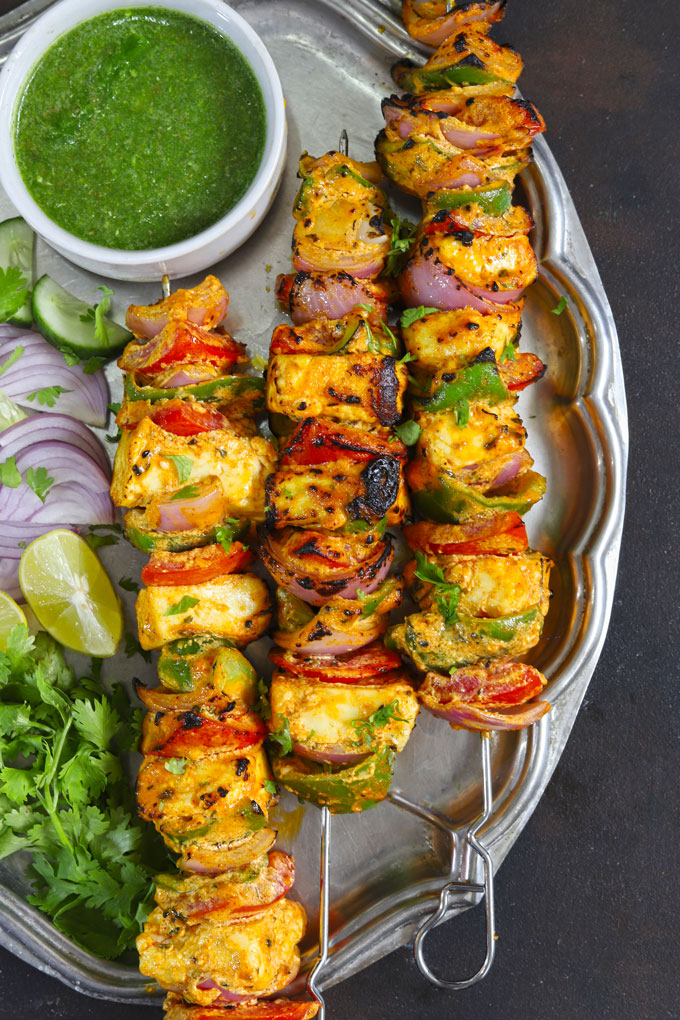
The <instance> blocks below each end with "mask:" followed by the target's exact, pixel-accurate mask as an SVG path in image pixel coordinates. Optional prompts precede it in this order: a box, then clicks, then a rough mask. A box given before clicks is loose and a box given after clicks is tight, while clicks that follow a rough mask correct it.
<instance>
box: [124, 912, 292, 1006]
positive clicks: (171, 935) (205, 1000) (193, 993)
mask: <svg viewBox="0 0 680 1020" xmlns="http://www.w3.org/2000/svg"><path fill="white" fill-rule="evenodd" d="M305 927H306V916H305V911H304V909H303V908H302V906H301V905H300V904H299V903H293V902H291V901H290V900H285V899H284V900H279V902H278V903H272V904H271V905H270V906H268V907H266V908H265V909H263V910H262V911H260V912H258V913H255V914H250V915H245V916H241V917H239V916H238V915H237V916H235V917H232V918H231V919H229V920H224V921H216V922H210V921H204V922H203V923H201V924H198V925H191V926H188V925H186V924H184V923H183V922H182V920H181V919H179V918H177V917H175V916H168V917H164V916H163V911H162V910H161V908H160V907H157V908H156V909H155V910H154V911H153V912H152V913H151V915H150V917H149V919H148V921H147V923H146V925H145V927H144V931H143V933H142V934H141V935H139V936H138V938H137V950H138V952H139V969H140V970H141V972H142V974H145V975H146V976H147V977H152V978H155V980H156V981H158V983H159V985H160V986H161V987H162V988H169V989H173V990H176V989H179V990H180V991H181V993H182V995H183V996H184V998H185V999H187V1000H188V1001H189V1002H195V1003H198V1004H199V1005H206V1006H207V1005H210V1003H211V1002H214V1001H215V1000H216V999H217V998H218V997H219V994H220V992H219V988H213V987H211V988H200V987H199V985H201V984H203V983H204V981H205V977H206V975H210V978H211V980H212V981H214V982H215V983H216V984H217V985H221V986H222V987H224V988H227V989H228V990H229V991H232V992H234V993H235V994H237V995H244V996H249V997H250V996H252V997H253V998H254V997H256V996H263V995H271V994H273V993H274V992H277V991H279V990H280V989H281V988H285V986H286V985H287V984H288V983H289V981H291V980H292V979H293V977H295V975H296V974H297V971H298V969H299V966H300V954H299V951H298V947H297V943H298V942H299V940H300V939H301V938H302V936H303V935H304V932H305Z"/></svg>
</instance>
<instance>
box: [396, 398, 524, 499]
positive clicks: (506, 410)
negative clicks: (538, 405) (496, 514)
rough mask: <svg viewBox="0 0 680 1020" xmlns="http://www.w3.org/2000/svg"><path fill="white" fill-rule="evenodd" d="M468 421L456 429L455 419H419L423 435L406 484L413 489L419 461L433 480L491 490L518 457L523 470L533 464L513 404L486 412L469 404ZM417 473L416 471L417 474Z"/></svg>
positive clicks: (482, 406)
mask: <svg viewBox="0 0 680 1020" xmlns="http://www.w3.org/2000/svg"><path fill="white" fill-rule="evenodd" d="M469 415H470V416H469V419H468V420H467V422H466V423H465V424H464V425H458V424H457V421H456V415H455V414H450V413H449V414H446V413H445V414H418V415H417V416H416V420H417V421H418V424H419V425H420V427H421V428H422V430H423V431H422V433H421V435H420V438H419V440H418V444H417V446H416V458H415V461H413V462H412V463H411V465H409V467H408V468H407V469H406V478H407V481H408V482H409V484H410V485H411V486H412V487H413V488H414V489H415V488H418V487H419V486H417V485H416V484H415V479H414V477H413V475H414V464H415V463H416V462H417V461H418V460H420V459H423V460H424V461H426V462H427V464H428V466H429V471H431V472H433V473H434V474H435V475H439V474H441V472H442V471H446V472H448V473H449V474H450V475H451V476H452V477H453V478H455V479H459V480H460V481H461V482H463V483H464V484H465V485H470V486H478V487H479V488H480V489H482V490H484V489H485V488H490V487H491V485H492V484H493V483H494V482H495V481H496V480H497V479H498V477H499V475H500V474H501V473H502V471H503V468H504V467H505V465H506V464H508V463H509V462H512V461H513V458H515V459H516V458H517V457H521V459H522V466H523V467H530V466H531V464H532V463H533V462H532V460H531V458H530V457H529V454H528V453H527V452H526V450H525V449H524V443H525V441H526V435H527V434H526V430H525V428H524V425H523V424H522V419H521V418H520V417H519V415H518V414H517V413H516V411H515V409H514V407H513V405H512V403H507V404H496V405H494V406H493V407H488V406H487V405H485V404H482V403H473V404H470V411H469ZM416 470H417V469H416Z"/></svg>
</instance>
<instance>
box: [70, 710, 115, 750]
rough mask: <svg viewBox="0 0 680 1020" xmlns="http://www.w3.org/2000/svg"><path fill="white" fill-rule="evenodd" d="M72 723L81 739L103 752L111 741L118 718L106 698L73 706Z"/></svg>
mask: <svg viewBox="0 0 680 1020" xmlns="http://www.w3.org/2000/svg"><path fill="white" fill-rule="evenodd" d="M73 721H74V724H75V727H76V729H77V730H78V732H79V733H80V735H81V736H82V737H84V738H85V739H86V740H89V741H90V743H91V744H94V745H95V747H98V748H99V749H100V750H102V751H104V750H106V749H107V748H108V746H109V744H110V743H111V741H112V740H113V738H114V736H115V733H116V731H117V730H118V727H119V726H120V718H119V716H118V713H117V712H116V710H115V709H114V708H112V707H111V703H110V702H109V700H108V698H102V699H101V701H92V702H87V701H78V702H76V704H75V705H74V706H73Z"/></svg>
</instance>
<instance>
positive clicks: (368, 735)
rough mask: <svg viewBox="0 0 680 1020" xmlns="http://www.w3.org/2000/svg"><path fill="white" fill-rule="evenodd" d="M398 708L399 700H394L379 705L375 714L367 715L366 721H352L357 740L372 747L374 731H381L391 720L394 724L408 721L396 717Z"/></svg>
mask: <svg viewBox="0 0 680 1020" xmlns="http://www.w3.org/2000/svg"><path fill="white" fill-rule="evenodd" d="M398 708H399V700H398V699H397V698H395V699H394V701H390V703H389V704H388V705H381V706H380V708H377V709H376V710H375V712H372V713H371V715H369V717H368V719H353V720H352V727H353V728H354V730H355V731H356V734H357V737H358V739H359V740H366V741H367V742H368V743H369V744H370V745H371V746H372V745H373V741H374V738H375V735H376V730H379V729H382V727H383V726H386V725H387V724H388V723H389V722H390V721H391V720H392V719H394V720H395V722H404V723H405V722H408V719H403V718H402V717H401V716H400V715H397V709H398Z"/></svg>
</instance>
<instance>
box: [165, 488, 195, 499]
mask: <svg viewBox="0 0 680 1020" xmlns="http://www.w3.org/2000/svg"><path fill="white" fill-rule="evenodd" d="M197 496H198V486H197V485H185V486H184V488H183V489H178V490H177V492H173V494H172V496H171V497H170V499H171V500H173V499H196V497H197Z"/></svg>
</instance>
